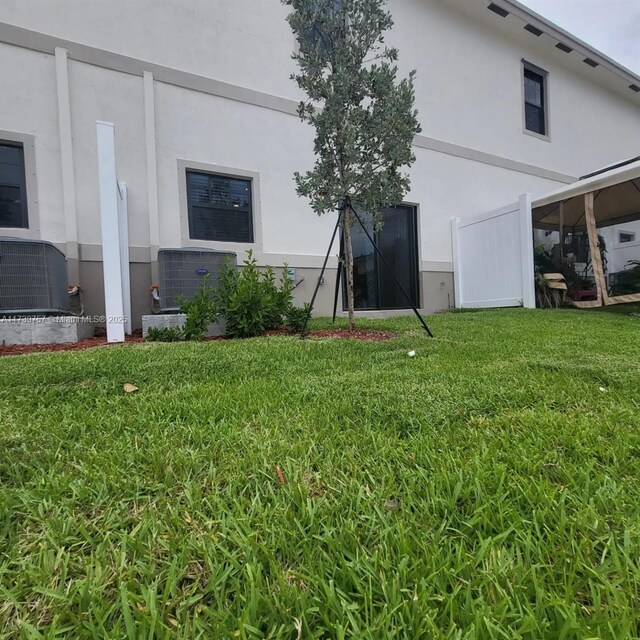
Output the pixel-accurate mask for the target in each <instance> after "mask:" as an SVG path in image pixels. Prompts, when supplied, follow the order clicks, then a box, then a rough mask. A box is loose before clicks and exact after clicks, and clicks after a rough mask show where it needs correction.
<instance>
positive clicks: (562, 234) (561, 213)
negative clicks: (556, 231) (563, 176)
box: [560, 202, 564, 270]
mask: <svg viewBox="0 0 640 640" xmlns="http://www.w3.org/2000/svg"><path fill="white" fill-rule="evenodd" d="M560 269H561V270H562V269H564V202H561V203H560Z"/></svg>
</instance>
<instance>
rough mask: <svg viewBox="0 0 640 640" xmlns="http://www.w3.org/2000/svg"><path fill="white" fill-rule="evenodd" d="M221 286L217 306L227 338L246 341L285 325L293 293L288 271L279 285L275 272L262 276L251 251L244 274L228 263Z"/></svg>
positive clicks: (221, 278)
mask: <svg viewBox="0 0 640 640" xmlns="http://www.w3.org/2000/svg"><path fill="white" fill-rule="evenodd" d="M218 284H219V286H218V290H217V292H216V303H217V305H218V309H219V311H220V314H221V315H223V316H224V318H225V320H226V323H227V326H226V334H227V335H228V336H230V337H233V338H247V337H250V336H257V335H261V334H262V333H264V332H265V331H267V330H268V329H276V328H278V327H281V326H282V325H283V322H284V317H285V314H286V313H287V311H288V309H289V308H290V307H291V298H292V295H291V292H292V289H293V284H292V282H291V281H290V280H289V278H288V277H287V274H286V269H285V272H284V273H283V275H282V277H281V279H280V283H279V285H278V284H277V283H276V277H275V273H274V271H273V268H272V267H266V268H265V270H264V271H262V272H261V271H260V269H259V268H258V263H257V261H256V259H255V258H254V257H253V252H252V251H248V252H247V257H246V259H245V260H244V262H243V267H242V269H241V270H237V269H236V268H235V267H234V266H233V265H232V264H231V262H229V261H227V262H226V263H225V265H224V266H223V268H222V270H221V272H220V276H219V280H218Z"/></svg>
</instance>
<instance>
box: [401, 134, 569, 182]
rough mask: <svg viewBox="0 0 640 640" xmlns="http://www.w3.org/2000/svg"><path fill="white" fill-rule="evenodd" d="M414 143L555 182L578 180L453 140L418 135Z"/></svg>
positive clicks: (425, 147)
mask: <svg viewBox="0 0 640 640" xmlns="http://www.w3.org/2000/svg"><path fill="white" fill-rule="evenodd" d="M413 144H414V145H415V146H416V147H419V148H421V149H429V150H430V151H436V152H438V153H446V154H447V155H450V156H456V157H457V158H465V159H466V160H473V161H474V162H481V163H482V164H488V165H491V166H493V167H500V168H501V169H508V170H509V171H517V172H518V173H527V174H529V175H532V176H537V177H538V178H545V179H547V180H554V181H555V182H563V183H565V184H572V183H574V182H576V181H577V180H578V178H577V177H575V176H570V175H568V174H566V173H559V172H558V171H552V170H550V169H543V168H542V167H537V166H535V165H533V164H527V163H526V162H519V161H518V160H511V159H510V158H503V157H502V156H496V155H493V154H492V153H487V152H485V151H478V150H477V149H471V148H469V147H463V146H461V145H458V144H453V143H451V142H443V141H442V140H436V139H435V138H427V137H426V136H416V137H415V138H414V140H413Z"/></svg>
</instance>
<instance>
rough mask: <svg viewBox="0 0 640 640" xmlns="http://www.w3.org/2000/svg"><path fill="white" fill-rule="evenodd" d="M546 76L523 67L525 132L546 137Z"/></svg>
mask: <svg viewBox="0 0 640 640" xmlns="http://www.w3.org/2000/svg"><path fill="white" fill-rule="evenodd" d="M546 100H547V96H546V74H544V72H542V71H536V70H534V69H532V68H531V67H528V66H526V65H525V67H524V126H525V129H526V130H527V131H531V132H533V133H537V134H539V135H541V136H546V135H547V128H548V127H547V114H546Z"/></svg>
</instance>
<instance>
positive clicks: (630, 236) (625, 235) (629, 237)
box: [618, 231, 636, 244]
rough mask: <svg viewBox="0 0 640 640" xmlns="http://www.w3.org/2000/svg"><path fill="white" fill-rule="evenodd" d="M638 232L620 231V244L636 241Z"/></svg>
mask: <svg viewBox="0 0 640 640" xmlns="http://www.w3.org/2000/svg"><path fill="white" fill-rule="evenodd" d="M635 241H636V234H635V233H633V232H632V231H620V233H619V234H618V242H619V243H620V244H625V243H626V242H635Z"/></svg>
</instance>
